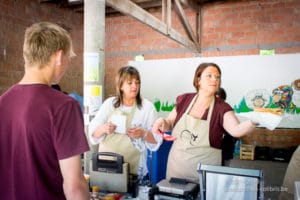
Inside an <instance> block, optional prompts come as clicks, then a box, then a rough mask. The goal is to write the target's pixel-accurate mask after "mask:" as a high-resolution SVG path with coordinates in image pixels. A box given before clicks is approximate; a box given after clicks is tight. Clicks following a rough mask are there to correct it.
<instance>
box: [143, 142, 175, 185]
mask: <svg viewBox="0 0 300 200" xmlns="http://www.w3.org/2000/svg"><path fill="white" fill-rule="evenodd" d="M172 144H173V142H168V141H163V143H162V144H161V146H160V147H159V149H158V150H157V151H154V152H150V151H149V150H148V155H147V166H148V170H149V175H150V180H151V183H152V184H153V185H155V184H156V183H158V182H159V181H160V180H162V179H164V178H166V169H167V162H168V155H169V151H170V149H171V146H172Z"/></svg>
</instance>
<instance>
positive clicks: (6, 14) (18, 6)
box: [0, 0, 300, 97]
mask: <svg viewBox="0 0 300 200" xmlns="http://www.w3.org/2000/svg"><path fill="white" fill-rule="evenodd" d="M185 12H186V14H187V16H188V19H189V21H190V23H191V24H192V26H193V27H194V24H195V14H194V13H193V12H192V11H190V10H186V11H185ZM151 13H152V14H153V15H155V16H156V17H157V18H159V19H161V11H160V10H156V11H155V10H154V11H151ZM202 15H203V23H202V27H201V29H202V37H201V41H202V46H201V49H202V51H201V53H193V52H191V51H190V50H189V49H187V48H185V47H183V46H182V45H180V44H178V43H176V42H174V41H173V40H171V39H168V38H166V37H165V36H163V35H162V34H160V33H158V32H156V31H154V30H152V29H151V28H149V27H147V26H146V25H144V24H142V23H140V22H138V21H136V20H135V19H133V18H131V17H127V16H109V17H107V18H106V25H105V26H106V27H105V28H106V30H105V34H106V41H105V56H106V59H105V95H104V96H105V97H108V96H110V95H113V94H114V76H115V74H116V72H117V70H118V69H119V67H121V66H124V65H127V63H128V61H130V60H133V59H134V57H135V56H136V55H140V54H143V55H144V57H145V59H168V58H187V57H196V56H203V57H205V56H232V55H255V54H258V53H259V50H260V49H275V51H276V54H282V53H299V52H300V1H299V0H268V1H266V0H253V1H251V0H248V1H243V0H241V1H238V2H236V1H229V2H218V3H212V4H207V5H205V6H204V7H203V8H202ZM41 20H49V21H53V22H57V23H63V24H65V25H66V26H67V27H69V28H70V29H71V30H70V31H71V34H72V37H73V40H74V47H75V51H76V53H77V55H78V57H77V58H76V59H75V60H74V61H73V63H72V64H73V67H72V68H71V69H70V70H69V71H68V73H67V74H66V76H65V77H64V78H63V79H62V81H61V86H62V88H63V90H65V91H67V92H72V91H76V92H78V93H80V94H82V84H83V83H82V77H83V76H82V73H83V70H82V65H83V64H82V48H83V47H82V43H83V24H82V23H83V14H82V13H75V12H74V11H71V10H68V9H62V8H58V7H57V6H56V5H53V4H48V3H45V4H39V3H37V1H32V0H22V1H20V0H2V1H1V2H0V94H1V93H3V91H4V90H5V89H7V88H8V87H9V86H10V85H11V84H13V83H15V82H17V81H18V80H19V79H20V78H21V77H22V75H23V59H22V51H21V50H22V42H23V33H24V30H25V27H26V26H28V25H29V24H31V23H33V22H36V21H41ZM172 26H173V28H174V29H176V30H177V31H178V32H180V33H182V34H184V31H183V28H182V25H181V23H180V22H179V19H178V17H177V15H176V14H175V13H173V14H172ZM3 46H5V47H6V52H7V53H6V54H7V55H6V57H5V60H4V59H3V57H4V56H3V55H2V54H1V52H2V47H3ZM241 67H242V66H241ZM283 67H284V66H283Z"/></svg>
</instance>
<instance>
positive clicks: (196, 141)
mask: <svg viewBox="0 0 300 200" xmlns="http://www.w3.org/2000/svg"><path fill="white" fill-rule="evenodd" d="M195 99H196V96H195V97H194V99H193V100H192V102H191V103H190V105H189V106H188V108H187V110H186V112H185V113H184V114H183V115H182V117H181V118H180V119H179V121H178V122H177V124H176V125H175V127H174V129H173V133H172V134H173V135H175V136H176V137H177V140H175V141H174V143H173V145H172V148H171V150H170V153H169V158H168V165H167V179H170V178H171V177H177V178H185V179H188V180H191V181H195V182H199V181H198V180H199V175H198V172H197V165H198V164H199V163H203V164H210V165H220V164H221V150H220V149H216V148H213V147H211V146H210V143H209V126H210V120H211V115H212V111H213V108H214V101H215V100H214V99H213V101H212V102H211V104H210V106H209V111H208V117H207V120H201V119H197V118H194V117H192V116H190V115H189V114H188V113H189V110H190V109H191V107H192V105H193V104H194V101H195Z"/></svg>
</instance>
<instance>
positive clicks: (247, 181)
mask: <svg viewBox="0 0 300 200" xmlns="http://www.w3.org/2000/svg"><path fill="white" fill-rule="evenodd" d="M198 172H199V187H200V191H199V197H200V200H210V199H213V200H241V199H243V200H257V199H259V200H263V199H264V194H263V186H264V181H263V172H262V170H259V169H244V168H233V167H225V166H214V165H204V164H199V165H198Z"/></svg>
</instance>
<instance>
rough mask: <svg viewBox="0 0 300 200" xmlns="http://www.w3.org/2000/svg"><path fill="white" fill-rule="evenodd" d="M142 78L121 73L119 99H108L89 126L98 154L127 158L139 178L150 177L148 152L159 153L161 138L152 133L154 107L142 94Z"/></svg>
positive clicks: (129, 72)
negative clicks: (148, 175)
mask: <svg viewBox="0 0 300 200" xmlns="http://www.w3.org/2000/svg"><path fill="white" fill-rule="evenodd" d="M140 85H141V80H140V75H139V72H138V70H137V69H136V68H134V67H132V66H126V67H122V68H120V69H119V71H118V74H117V77H116V96H114V97H110V98H108V99H106V100H105V101H104V102H103V104H102V105H101V107H100V109H99V111H98V112H97V114H96V116H95V118H94V119H93V120H92V121H91V123H90V126H89V139H90V142H91V144H99V152H114V153H118V154H121V155H123V156H124V160H125V162H128V163H129V164H130V165H129V168H130V173H131V174H137V175H138V176H139V178H142V177H144V176H145V175H147V173H148V169H147V148H148V149H149V150H151V151H156V150H157V149H158V148H159V146H160V145H161V143H162V137H161V135H158V134H155V133H152V132H151V127H152V124H153V123H154V121H155V120H156V119H157V112H156V110H155V108H154V105H153V103H151V102H150V101H149V100H147V99H145V98H141V94H140Z"/></svg>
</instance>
